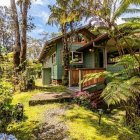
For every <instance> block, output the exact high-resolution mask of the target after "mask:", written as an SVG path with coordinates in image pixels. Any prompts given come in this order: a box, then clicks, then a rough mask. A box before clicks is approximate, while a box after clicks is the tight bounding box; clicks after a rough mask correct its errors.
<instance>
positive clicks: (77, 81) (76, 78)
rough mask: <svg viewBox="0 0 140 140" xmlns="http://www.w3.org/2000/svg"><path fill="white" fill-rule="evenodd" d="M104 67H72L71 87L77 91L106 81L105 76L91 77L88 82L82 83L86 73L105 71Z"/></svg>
mask: <svg viewBox="0 0 140 140" xmlns="http://www.w3.org/2000/svg"><path fill="white" fill-rule="evenodd" d="M104 70H105V69H104V68H98V69H87V68H80V69H70V70H69V89H71V90H75V91H83V90H85V89H87V88H89V87H91V86H96V85H97V84H99V83H103V82H104V78H97V79H91V80H89V81H87V82H84V83H81V81H82V80H83V78H84V76H85V75H86V74H91V73H98V72H103V71H104Z"/></svg>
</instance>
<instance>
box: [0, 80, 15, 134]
mask: <svg viewBox="0 0 140 140" xmlns="http://www.w3.org/2000/svg"><path fill="white" fill-rule="evenodd" d="M12 93H13V88H12V85H11V84H10V83H8V82H0V131H1V132H4V131H5V130H6V126H7V125H8V124H9V123H10V122H11V120H12V110H13V106H12V105H11V102H12V96H11V94H12Z"/></svg>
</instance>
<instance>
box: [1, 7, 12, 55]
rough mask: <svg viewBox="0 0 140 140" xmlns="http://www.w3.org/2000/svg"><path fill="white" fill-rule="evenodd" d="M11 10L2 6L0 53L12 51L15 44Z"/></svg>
mask: <svg viewBox="0 0 140 140" xmlns="http://www.w3.org/2000/svg"><path fill="white" fill-rule="evenodd" d="M12 26H13V25H12V22H11V13H10V9H9V8H7V7H6V6H5V7H2V6H0V46H1V47H0V52H1V51H2V50H6V52H5V53H7V52H10V51H12V46H13V44H14V38H13V31H12Z"/></svg>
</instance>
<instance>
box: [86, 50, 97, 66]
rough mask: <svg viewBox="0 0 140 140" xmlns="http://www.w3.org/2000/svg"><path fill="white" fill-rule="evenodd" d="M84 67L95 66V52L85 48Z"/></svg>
mask: <svg viewBox="0 0 140 140" xmlns="http://www.w3.org/2000/svg"><path fill="white" fill-rule="evenodd" d="M83 59H84V67H85V68H95V53H94V52H89V51H88V50H85V51H84V52H83Z"/></svg>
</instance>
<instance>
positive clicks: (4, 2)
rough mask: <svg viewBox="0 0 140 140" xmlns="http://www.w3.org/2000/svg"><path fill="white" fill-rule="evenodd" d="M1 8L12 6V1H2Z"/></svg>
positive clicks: (0, 0) (0, 1)
mask: <svg viewBox="0 0 140 140" xmlns="http://www.w3.org/2000/svg"><path fill="white" fill-rule="evenodd" d="M0 6H7V7H9V6H10V0H0Z"/></svg>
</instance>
